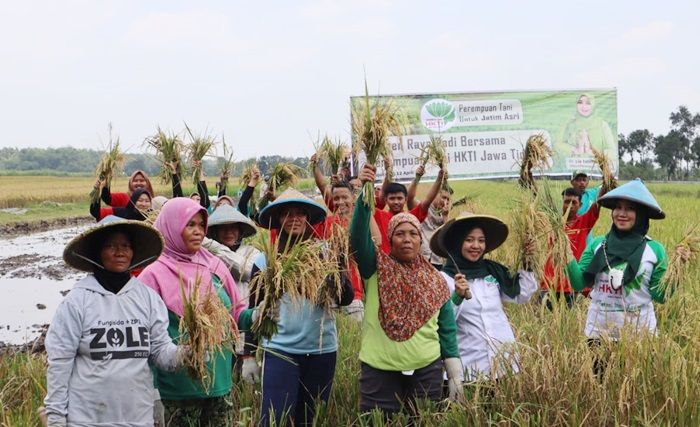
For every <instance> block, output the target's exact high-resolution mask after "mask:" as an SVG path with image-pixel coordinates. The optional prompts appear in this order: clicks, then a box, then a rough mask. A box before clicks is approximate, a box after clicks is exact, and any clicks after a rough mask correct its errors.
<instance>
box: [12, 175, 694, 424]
mask: <svg viewBox="0 0 700 427" xmlns="http://www.w3.org/2000/svg"><path fill="white" fill-rule="evenodd" d="M551 184H552V193H553V194H554V195H555V198H556V195H558V194H559V193H560V192H561V190H562V189H563V188H564V186H565V185H568V182H566V181H561V182H553V183H551ZM593 184H595V185H597V184H599V183H593ZM452 185H453V187H454V188H455V195H454V198H455V199H457V198H460V197H462V196H464V195H467V196H469V197H470V198H471V200H473V203H476V204H478V205H479V206H480V207H481V209H480V211H481V212H482V213H487V214H494V215H497V216H499V217H501V218H503V219H504V220H506V221H510V217H509V215H508V213H509V212H510V211H511V210H512V209H513V207H514V205H515V199H516V194H517V190H516V186H517V183H516V182H514V181H510V182H484V181H478V182H477V181H456V182H453V183H452ZM427 187H428V185H426V184H423V185H421V187H420V189H419V197H420V195H424V194H425V192H426V191H427ZM649 187H650V190H651V192H652V193H653V194H654V195H655V196H656V197H657V200H658V201H659V203H660V204H661V206H662V207H663V208H664V210H665V211H666V213H667V215H668V216H667V219H665V220H661V221H652V222H651V228H650V230H649V235H650V236H651V237H653V238H654V239H656V240H658V241H660V242H662V243H663V244H664V245H665V246H666V249H667V250H668V251H669V252H670V251H671V250H672V248H673V246H674V245H675V244H676V243H678V242H679V241H680V240H681V239H682V238H683V237H684V236H685V234H686V233H687V230H688V228H689V227H690V226H692V225H694V223H695V222H696V221H697V218H700V200H699V199H698V198H697V197H696V195H697V193H698V190H699V189H700V185H698V184H692V185H691V184H650V185H649ZM87 188H89V186H88V187H87ZM84 197H87V195H86V194H85V193H84ZM609 227H610V211H609V210H607V209H603V210H602V213H601V217H600V220H599V221H598V224H597V225H596V228H595V230H594V234H595V235H599V234H603V233H605V232H606V231H607V230H608V229H609ZM512 244H514V241H512V239H509V240H508V242H507V243H506V245H505V246H506V248H499V249H498V250H496V251H495V252H494V253H493V257H495V258H496V259H505V257H506V255H507V250H508V248H507V246H508V245H512ZM698 283H700V266H698V264H697V263H695V264H692V266H691V268H690V270H689V272H688V273H687V274H686V275H685V277H684V279H683V282H682V285H681V286H680V287H679V288H678V290H677V291H676V293H675V295H674V296H672V297H671V298H670V299H669V300H668V301H667V303H666V304H663V305H655V310H656V314H657V320H658V336H656V337H643V338H641V339H635V338H633V337H625V339H623V340H622V341H621V342H620V343H618V344H604V345H603V346H601V348H599V349H597V350H594V351H592V350H590V349H589V348H588V346H587V345H586V339H585V336H584V335H583V324H584V321H585V317H586V310H587V305H588V302H587V301H586V300H581V301H578V302H577V304H576V305H575V307H574V309H573V310H565V309H563V307H560V306H557V305H555V308H554V311H553V312H549V311H546V310H542V309H540V307H539V306H537V305H534V304H525V305H507V306H506V312H507V314H508V317H509V320H510V323H511V324H512V326H513V329H514V332H515V334H516V337H517V340H518V350H519V354H520V361H519V366H520V373H519V374H518V375H511V376H508V377H505V378H503V379H502V380H501V381H499V383H498V384H491V383H486V384H480V385H470V386H468V387H467V398H468V400H467V402H466V404H465V405H464V406H461V407H450V408H445V407H442V406H436V405H431V404H424V405H423V406H422V407H421V411H420V419H419V420H418V422H417V423H416V424H417V425H423V426H462V425H525V426H527V425H533V426H534V425H547V426H550V425H551V426H558V425H581V424H585V425H594V426H598V425H605V426H607V425H644V426H651V425H697V420H698V419H700V405H698V404H697V402H698V401H700V387H697V385H696V383H695V381H697V378H700V322H697V321H696V319H697V318H698V317H700V286H698V285H697V284H698ZM338 331H339V332H338V334H339V350H338V359H337V365H336V366H337V369H336V374H335V379H334V386H333V392H332V395H331V400H330V402H329V404H328V405H327V406H325V407H322V408H321V409H320V410H319V422H318V423H317V425H329V426H331V425H332V426H346V425H358V426H363V425H370V424H371V423H370V421H371V419H372V415H363V416H359V415H358V401H359V384H358V378H359V372H360V367H359V361H358V359H357V354H358V351H359V342H360V329H359V327H358V326H357V325H356V324H354V323H352V322H351V321H349V320H348V319H347V318H346V317H345V316H342V315H341V316H339V319H338ZM594 355H599V356H604V357H605V359H606V360H607V364H608V369H607V372H606V373H605V375H604V376H603V377H601V379H600V380H598V379H597V378H596V377H595V376H594V375H593V374H592V363H593V357H594ZM44 384H45V379H44V360H43V358H41V357H30V356H26V355H11V356H5V357H3V358H2V360H0V425H12V426H15V425H22V426H24V425H28V426H31V425H38V424H37V420H36V418H35V417H34V415H33V414H34V411H35V410H36V408H37V406H38V405H39V404H40V402H41V400H42V399H43V396H44V393H45V391H44ZM487 389H492V390H493V392H492V393H493V397H492V398H489V397H488V393H486V391H487ZM259 398H260V395H259V391H258V389H257V388H254V387H252V386H249V385H247V384H242V383H241V382H240V381H236V382H235V387H234V390H233V400H234V405H235V407H236V408H238V411H237V418H238V425H242V426H252V425H256V423H257V420H258V417H259V404H260V401H259ZM406 424H407V419H406V417H405V416H398V417H397V418H395V419H394V420H391V421H390V422H389V423H387V424H385V425H393V426H400V425H406ZM375 425H381V423H375Z"/></svg>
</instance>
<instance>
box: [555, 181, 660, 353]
mask: <svg viewBox="0 0 700 427" xmlns="http://www.w3.org/2000/svg"><path fill="white" fill-rule="evenodd" d="M598 203H600V204H601V205H602V206H603V207H606V208H608V209H611V210H612V221H613V224H612V227H611V228H610V231H609V232H608V234H607V235H605V236H600V237H597V238H595V239H593V240H592V241H591V242H590V243H589V244H588V246H587V247H586V250H585V251H584V252H583V255H581V258H580V260H579V262H578V264H577V263H576V262H575V261H572V262H571V263H570V264H569V266H568V273H569V279H570V281H571V286H572V287H573V288H574V290H576V291H580V290H582V289H583V288H584V287H591V288H592V289H593V290H592V291H591V293H590V297H591V304H590V306H589V308H588V317H587V319H586V326H585V331H584V332H585V334H586V336H587V337H588V338H589V339H591V340H594V341H597V340H599V339H600V338H603V337H606V338H610V339H612V340H618V339H619V338H620V331H621V329H622V328H623V327H625V326H628V327H631V328H632V329H633V330H634V331H637V332H642V331H647V332H650V333H652V334H653V333H655V332H656V315H655V313H654V305H653V302H656V303H663V302H664V300H665V297H666V292H665V287H664V286H663V283H662V278H663V275H664V273H665V272H666V267H667V265H668V262H667V258H666V251H665V250H664V247H663V246H662V245H661V243H659V242H657V241H655V240H652V239H651V238H650V237H648V236H647V232H648V230H649V220H650V219H663V218H665V216H666V214H664V212H663V210H662V209H661V207H660V206H659V204H658V203H657V202H656V200H655V199H654V197H653V196H652V195H651V193H650V192H649V190H647V188H646V187H645V186H644V184H643V183H642V181H640V180H639V179H637V180H634V181H631V182H628V183H627V184H625V185H622V186H620V187H618V188H616V189H615V190H613V191H610V192H609V193H607V194H606V195H604V196H602V197H601V198H600V199H598Z"/></svg>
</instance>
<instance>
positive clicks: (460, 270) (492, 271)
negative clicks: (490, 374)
mask: <svg viewBox="0 0 700 427" xmlns="http://www.w3.org/2000/svg"><path fill="white" fill-rule="evenodd" d="M474 228H475V227H472V228H470V229H468V230H467V231H466V232H465V233H464V234H463V235H462V234H461V233H460V235H461V237H462V238H461V240H460V239H447V240H446V242H445V244H446V246H447V247H446V248H445V249H447V253H448V254H449V256H448V257H447V259H446V262H445V265H444V266H443V267H442V271H444V272H445V273H447V275H448V276H450V277H452V278H454V277H455V274H464V276H465V277H466V278H467V279H468V280H473V279H481V278H484V277H487V276H493V277H494V278H495V279H496V281H497V282H498V285H499V286H498V287H499V289H500V291H501V293H503V294H505V295H507V296H509V297H510V298H515V297H517V296H518V295H520V280H519V277H518V276H519V275H518V274H516V275H515V276H511V274H510V272H509V271H508V269H507V268H506V267H505V266H504V265H503V264H500V263H498V262H496V261H492V260H490V259H484V256H483V255H482V256H481V258H479V260H478V261H476V262H474V261H469V260H468V259H466V258H464V257H463V256H462V243H463V242H464V236H466V235H467V234H469V232H470V231H471V230H473V229H474ZM455 263H456V264H455Z"/></svg>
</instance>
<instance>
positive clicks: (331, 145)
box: [317, 136, 350, 174]
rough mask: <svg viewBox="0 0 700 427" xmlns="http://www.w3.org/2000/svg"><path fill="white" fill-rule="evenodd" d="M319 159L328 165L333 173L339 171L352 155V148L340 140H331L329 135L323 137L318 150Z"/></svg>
mask: <svg viewBox="0 0 700 427" xmlns="http://www.w3.org/2000/svg"><path fill="white" fill-rule="evenodd" d="M317 154H318V161H322V162H323V163H324V164H326V165H328V167H330V170H331V174H335V173H338V172H339V171H340V168H341V167H342V166H343V164H344V163H345V162H346V160H347V158H348V156H349V155H350V148H349V147H348V146H347V144H345V143H343V142H341V141H340V140H335V141H333V140H331V139H330V138H329V137H328V136H324V137H323V141H322V142H321V144H320V145H319V147H318V150H317Z"/></svg>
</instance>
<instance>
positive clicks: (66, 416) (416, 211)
mask: <svg viewBox="0 0 700 427" xmlns="http://www.w3.org/2000/svg"><path fill="white" fill-rule="evenodd" d="M312 164H313V165H314V166H315V167H316V173H315V176H316V181H317V184H318V187H319V189H320V190H321V196H322V197H321V198H322V200H323V201H321V200H320V199H321V198H319V201H317V200H315V199H312V198H310V197H307V196H305V195H303V194H302V193H300V192H299V191H297V190H296V189H294V188H288V189H286V190H284V191H283V192H281V193H280V194H272V192H271V191H269V190H267V191H266V190H265V189H261V194H262V197H261V204H260V205H259V208H258V209H256V207H253V206H251V196H252V195H253V194H254V192H255V191H257V190H256V187H257V186H258V184H260V183H261V181H263V180H262V179H261V176H260V173H259V171H257V170H255V171H254V172H253V173H252V175H251V178H250V181H249V182H248V183H246V188H245V189H244V190H243V191H242V193H241V195H240V199H239V200H238V202H237V203H235V202H234V199H233V198H231V197H229V196H227V195H225V192H226V188H225V186H221V188H220V189H219V195H218V197H217V198H216V201H215V203H213V204H212V203H211V202H210V200H209V196H208V193H207V189H206V184H204V183H202V184H200V185H198V191H197V192H196V193H193V194H192V195H191V196H190V197H183V194H182V190H181V189H180V184H179V179H178V177H177V176H176V175H175V176H174V179H173V198H171V199H165V198H164V197H162V196H159V197H154V196H155V195H154V193H153V188H152V186H151V183H150V180H149V177H148V176H147V175H146V173H145V172H143V171H137V172H134V174H132V175H131V178H130V180H129V187H128V192H127V193H115V192H111V189H110V188H109V187H106V186H105V185H104V184H105V183H103V182H100V181H98V182H97V183H96V184H95V186H96V189H97V190H100V191H101V196H102V197H101V199H102V202H104V203H105V204H107V205H109V207H108V208H103V207H101V206H100V202H99V201H98V202H94V203H93V205H92V206H91V212H92V213H93V215H94V216H95V217H96V218H97V219H98V221H99V222H98V223H97V225H96V226H95V227H93V228H90V229H89V230H87V231H85V232H83V233H82V234H80V235H79V236H77V237H75V238H74V239H73V240H72V241H71V242H70V243H69V244H68V245H67V246H66V248H65V250H64V253H63V257H64V260H65V261H66V263H67V264H69V265H70V266H72V267H74V268H76V269H79V270H82V271H85V272H87V273H89V274H88V275H87V276H86V277H85V278H84V279H82V280H80V281H79V282H78V283H76V284H75V285H74V287H73V289H72V290H71V292H70V293H69V294H68V296H67V297H66V298H65V299H64V301H63V302H62V303H61V305H60V306H59V308H58V310H57V312H56V314H55V317H54V319H53V321H52V323H51V326H50V328H49V331H48V334H47V338H46V349H47V354H48V371H47V396H46V398H45V414H44V415H45V418H46V422H47V423H48V425H49V426H52V427H53V426H89V425H90V426H91V425H104V426H108V425H109V426H122V425H132V426H153V425H154V424H155V425H159V426H165V425H167V426H190V425H202V426H229V425H232V423H233V422H234V420H235V418H236V410H235V408H234V405H233V403H232V401H231V390H232V387H233V381H238V380H241V381H246V382H249V383H254V384H259V385H260V388H261V391H262V397H261V415H260V422H261V423H262V424H263V425H285V424H293V425H310V424H312V423H313V422H314V418H315V417H317V411H316V405H317V403H318V402H319V401H322V402H326V401H328V399H329V397H330V394H331V389H332V385H333V379H334V374H335V369H336V355H337V350H338V332H337V329H336V325H335V316H336V315H335V313H336V312H339V311H342V312H344V313H345V314H346V315H348V316H349V317H350V318H351V319H353V320H355V321H357V322H359V323H360V327H361V334H362V335H361V346H360V351H359V362H360V377H359V390H360V401H359V410H360V412H363V413H364V412H369V411H373V410H379V411H381V413H382V414H383V415H384V416H386V417H388V416H391V415H392V414H393V413H396V412H398V411H409V412H410V411H411V410H413V409H414V408H415V402H416V401H417V400H421V399H428V400H431V401H440V400H443V399H452V400H460V399H463V397H464V395H463V393H464V391H463V390H464V385H465V383H470V382H478V381H483V380H484V379H497V378H498V377H499V376H502V375H505V374H512V373H516V372H517V370H518V363H517V362H518V355H517V347H516V346H515V345H514V344H515V335H514V333H513V330H512V328H511V325H510V323H509V321H508V318H507V316H506V313H505V311H504V309H503V303H504V302H508V303H525V302H527V301H529V300H530V299H531V297H532V296H533V295H539V296H540V297H541V298H542V300H543V303H546V304H550V305H551V304H553V303H554V300H555V299H556V298H563V299H565V301H566V303H567V305H569V306H570V305H572V304H573V303H574V299H575V298H574V297H575V296H576V295H577V294H578V293H579V292H584V291H585V294H586V295H587V296H588V297H589V298H590V299H591V303H590V306H589V307H590V308H589V311H588V317H587V320H586V324H585V335H586V336H587V337H588V338H589V342H590V343H591V345H597V343H599V342H600V340H603V339H612V340H617V339H619V337H620V331H621V330H622V329H623V328H624V327H631V328H632V329H634V330H635V331H637V332H639V333H642V332H648V333H652V334H653V333H654V332H655V328H656V318H655V314H654V305H653V302H657V303H661V302H663V301H664V296H665V293H664V288H663V286H662V278H663V275H664V272H665V270H666V255H665V251H664V248H663V246H662V245H661V244H659V243H658V242H656V241H654V240H652V239H650V238H649V237H647V231H648V229H649V220H650V219H663V218H664V216H665V214H664V212H663V210H662V209H661V207H660V206H659V204H658V203H657V202H656V200H655V199H654V197H653V196H652V195H651V193H650V192H649V191H648V190H647V188H646V187H645V186H644V184H643V183H642V182H641V181H639V180H635V181H631V182H629V183H627V184H624V185H622V186H620V187H618V188H616V189H614V190H612V191H609V192H608V193H606V194H597V193H596V192H595V190H593V189H586V186H587V183H588V177H587V176H586V175H585V174H583V173H578V174H574V176H573V177H572V180H571V184H572V186H571V188H567V189H566V190H564V192H563V193H562V207H563V209H562V212H564V213H568V216H567V218H566V232H567V235H568V236H569V240H570V245H571V249H572V253H573V255H574V258H575V259H572V260H571V261H570V262H569V264H568V265H567V268H566V272H567V274H566V277H557V278H556V279H554V278H553V271H554V268H553V266H552V262H551V260H549V261H548V263H547V265H546V266H545V271H544V272H543V274H542V276H543V277H544V280H543V281H542V282H541V283H538V280H537V278H536V277H537V274H536V272H534V271H531V270H530V268H529V266H527V265H526V266H523V268H522V269H520V270H519V271H517V273H516V274H514V275H513V274H512V273H511V270H510V269H509V268H508V267H506V266H504V265H502V264H500V263H498V262H496V261H494V260H490V259H488V258H487V257H486V255H487V254H488V253H489V252H491V251H493V250H495V249H496V248H498V247H499V246H500V245H502V244H503V243H504V242H505V241H506V239H507V237H508V232H509V230H508V226H507V225H506V224H505V222H504V221H502V220H501V219H499V218H497V217H495V216H490V215H481V214H472V213H462V214H460V215H458V216H456V217H454V218H452V219H450V215H449V211H450V203H451V197H452V194H451V193H452V191H451V189H450V188H449V187H448V186H444V185H442V182H443V179H445V178H446V175H447V172H446V170H440V172H439V174H438V178H437V179H436V181H435V182H434V183H433V184H432V185H431V187H430V188H429V190H428V192H427V195H426V197H425V198H424V199H423V200H420V201H419V200H416V199H415V193H416V191H415V190H416V186H417V184H418V183H419V181H420V179H421V176H422V175H423V173H424V169H423V168H419V169H418V170H417V173H416V178H415V180H414V181H413V182H412V183H411V184H410V186H409V188H407V187H405V186H404V185H403V184H399V183H394V182H388V181H386V180H385V181H384V182H383V183H382V184H381V185H378V186H376V191H375V194H373V195H372V196H373V197H374V205H375V207H372V206H370V204H369V203H367V202H366V200H367V199H368V197H363V196H364V194H363V193H362V191H363V190H362V188H363V185H364V184H365V183H374V182H375V173H376V168H375V167H374V166H372V165H363V166H362V167H361V168H360V170H359V172H358V174H357V175H356V176H350V173H349V170H347V168H343V169H341V170H340V171H339V172H338V174H337V175H334V176H333V177H332V179H331V182H327V181H326V180H325V178H324V177H323V175H322V174H321V173H320V172H319V169H318V165H316V162H315V158H312ZM173 170H175V168H173ZM324 205H325V206H324ZM600 207H602V208H607V209H610V211H611V213H612V226H611V228H610V230H609V231H608V233H607V234H606V235H605V236H601V237H597V238H591V237H590V232H591V229H592V228H593V226H594V224H595V222H596V220H597V218H598V216H599V208H600ZM151 223H153V225H151ZM334 227H342V228H344V229H345V230H347V231H348V235H349V247H350V252H351V253H349V254H346V257H343V259H342V261H339V264H342V265H339V269H340V270H341V271H342V274H341V275H340V276H339V277H340V278H338V276H337V275H329V276H328V277H327V278H326V279H325V280H323V281H322V283H319V284H318V285H319V286H329V283H328V282H329V281H334V283H332V286H331V287H332V288H333V289H338V292H336V293H335V295H334V298H335V303H334V304H333V307H332V308H330V309H329V308H327V307H322V306H320V305H318V304H316V303H315V302H313V301H303V302H302V303H299V302H298V301H292V300H291V299H290V298H287V297H286V296H282V298H281V300H280V301H281V302H280V304H279V305H278V306H277V308H276V309H275V310H269V309H266V307H264V303H263V302H262V301H264V299H263V298H262V297H261V295H260V293H259V292H251V289H250V283H251V281H252V280H253V278H254V277H256V275H258V274H262V273H264V271H265V268H266V259H265V256H264V255H263V254H262V253H261V252H260V251H259V250H258V249H256V248H255V247H253V246H252V245H250V244H248V243H247V242H248V240H246V238H248V237H251V236H253V235H255V234H256V233H261V232H263V231H262V230H263V229H267V230H269V232H270V236H271V237H270V238H272V239H277V240H278V241H279V242H280V245H278V248H279V250H280V251H289V250H290V248H293V247H294V245H297V244H300V243H301V242H304V241H307V240H308V239H328V238H329V236H331V235H332V234H333V233H332V231H333V228H334ZM265 232H267V231H265ZM520 249H521V250H522V251H523V252H524V253H526V254H528V253H531V252H532V251H534V248H533V247H530V246H526V247H523V248H520ZM319 256H322V255H321V254H319ZM195 283H197V284H199V285H200V289H203V290H206V291H207V292H215V293H216V295H217V296H218V298H220V299H221V302H222V303H223V304H224V306H225V307H226V308H227V309H228V310H229V311H230V314H231V316H232V317H233V319H234V320H235V322H236V323H237V325H238V329H239V330H240V331H241V332H242V333H243V335H244V337H245V339H244V340H242V341H244V343H245V344H243V343H239V345H238V346H236V347H235V348H234V349H233V350H232V351H229V350H222V351H218V352H210V353H207V366H208V369H209V370H210V372H211V384H209V386H208V387H204V386H203V384H202V383H201V381H199V380H196V379H193V378H192V377H191V376H190V375H189V374H188V371H187V369H185V366H184V365H185V363H186V362H185V361H186V360H187V358H188V356H189V355H190V352H191V351H192V349H191V348H189V347H188V346H187V345H186V344H181V341H183V336H182V332H181V329H180V321H181V318H182V317H183V314H184V313H183V310H184V305H185V304H184V302H183V295H184V292H182V291H181V288H182V287H185V288H186V287H191V286H193V285H194V284H195ZM538 291H539V292H538ZM341 307H342V308H341ZM271 312H272V313H273V320H274V321H275V322H276V323H277V332H276V333H275V334H274V335H273V336H272V337H270V338H260V337H257V336H255V333H253V332H252V331H251V325H253V323H254V322H256V320H259V317H260V316H262V315H268V316H269V315H270V313H271ZM329 319H331V320H330V321H329ZM184 333H185V334H186V331H185V332H184ZM258 338H260V339H258ZM256 353H257V354H258V357H257V358H256Z"/></svg>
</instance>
